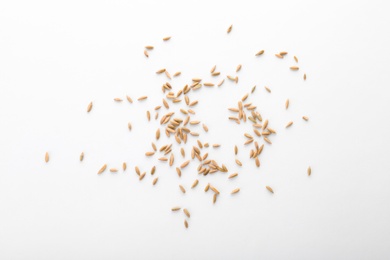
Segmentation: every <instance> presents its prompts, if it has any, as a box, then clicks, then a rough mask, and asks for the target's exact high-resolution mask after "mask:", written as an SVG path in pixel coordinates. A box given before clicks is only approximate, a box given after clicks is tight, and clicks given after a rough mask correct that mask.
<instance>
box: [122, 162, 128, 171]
mask: <svg viewBox="0 0 390 260" xmlns="http://www.w3.org/2000/svg"><path fill="white" fill-rule="evenodd" d="M122 169H123V171H126V169H127V164H126V163H125V162H124V163H122Z"/></svg>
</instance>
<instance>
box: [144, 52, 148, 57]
mask: <svg viewBox="0 0 390 260" xmlns="http://www.w3.org/2000/svg"><path fill="white" fill-rule="evenodd" d="M144 55H145V56H146V58H149V53H148V51H147V50H144Z"/></svg>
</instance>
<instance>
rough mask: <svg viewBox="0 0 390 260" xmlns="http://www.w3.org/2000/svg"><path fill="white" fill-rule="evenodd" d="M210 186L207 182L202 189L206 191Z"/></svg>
mask: <svg viewBox="0 0 390 260" xmlns="http://www.w3.org/2000/svg"><path fill="white" fill-rule="evenodd" d="M209 188H210V183H207V185H206V187H204V191H205V192H207V191H208V190H209Z"/></svg>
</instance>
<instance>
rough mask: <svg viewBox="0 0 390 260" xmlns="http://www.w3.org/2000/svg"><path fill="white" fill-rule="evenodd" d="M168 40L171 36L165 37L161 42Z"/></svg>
mask: <svg viewBox="0 0 390 260" xmlns="http://www.w3.org/2000/svg"><path fill="white" fill-rule="evenodd" d="M170 39H171V36H167V37H164V38H163V41H164V42H166V41H169V40H170Z"/></svg>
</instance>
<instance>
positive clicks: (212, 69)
mask: <svg viewBox="0 0 390 260" xmlns="http://www.w3.org/2000/svg"><path fill="white" fill-rule="evenodd" d="M216 68H217V65H214V66H213V67H212V68H211V70H210V73H211V74H212V73H214V71H215V69H216Z"/></svg>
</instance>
